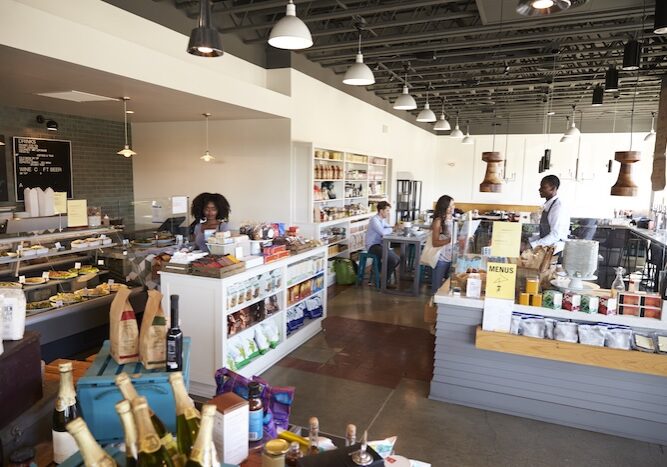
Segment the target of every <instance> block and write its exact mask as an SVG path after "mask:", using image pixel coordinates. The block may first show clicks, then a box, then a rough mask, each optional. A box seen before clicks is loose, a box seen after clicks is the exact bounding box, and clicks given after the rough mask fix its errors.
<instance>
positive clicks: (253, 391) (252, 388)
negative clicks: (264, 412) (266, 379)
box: [248, 381, 262, 397]
mask: <svg viewBox="0 0 667 467" xmlns="http://www.w3.org/2000/svg"><path fill="white" fill-rule="evenodd" d="M261 393H262V391H261V389H260V386H259V383H258V382H256V381H253V382H251V383H249V384H248V396H249V397H259V395H260V394H261Z"/></svg>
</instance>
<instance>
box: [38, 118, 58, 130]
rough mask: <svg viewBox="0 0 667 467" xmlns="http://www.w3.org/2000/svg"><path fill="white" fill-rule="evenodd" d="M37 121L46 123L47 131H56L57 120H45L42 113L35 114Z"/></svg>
mask: <svg viewBox="0 0 667 467" xmlns="http://www.w3.org/2000/svg"><path fill="white" fill-rule="evenodd" d="M36 120H37V123H40V124H44V123H46V130H47V131H54V132H55V131H58V122H56V121H55V120H51V119H49V120H47V119H46V118H45V117H44V116H42V115H37V118H36Z"/></svg>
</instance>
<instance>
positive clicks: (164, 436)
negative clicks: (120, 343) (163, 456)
mask: <svg viewBox="0 0 667 467" xmlns="http://www.w3.org/2000/svg"><path fill="white" fill-rule="evenodd" d="M116 386H118V389H120V392H121V394H123V397H124V398H125V399H127V400H128V401H130V403H132V401H134V399H136V398H137V397H139V394H137V390H136V389H134V385H133V384H132V380H131V379H130V377H129V375H128V374H127V373H125V372H123V373H121V374H119V375H118V376H116ZM148 410H149V413H150V417H151V422H152V423H153V427H154V428H155V431H156V432H157V434H158V436H159V437H160V441H161V442H162V445H163V446H164V447H165V448H166V449H167V452H168V453H169V455H170V456H175V455H177V454H178V446H177V445H176V440H175V439H174V437H173V435H172V434H171V433H170V432H169V431H167V428H166V427H165V426H164V423H163V422H162V420H160V417H158V416H157V415H156V414H155V412H153V411H152V410H151V409H150V407H149V409H148Z"/></svg>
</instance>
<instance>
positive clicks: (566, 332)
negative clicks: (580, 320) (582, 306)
mask: <svg viewBox="0 0 667 467" xmlns="http://www.w3.org/2000/svg"><path fill="white" fill-rule="evenodd" d="M577 327H578V326H577V323H572V322H570V321H556V326H554V339H556V340H557V341H562V342H578V341H579V334H578V333H577Z"/></svg>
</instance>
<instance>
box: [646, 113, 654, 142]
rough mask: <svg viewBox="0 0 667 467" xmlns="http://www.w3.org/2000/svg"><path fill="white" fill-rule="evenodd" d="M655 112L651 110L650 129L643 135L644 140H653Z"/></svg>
mask: <svg viewBox="0 0 667 467" xmlns="http://www.w3.org/2000/svg"><path fill="white" fill-rule="evenodd" d="M654 125H655V112H651V131H649V132H648V134H647V135H646V136H645V137H644V141H646V142H647V143H648V142H653V141H655V126H654Z"/></svg>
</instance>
